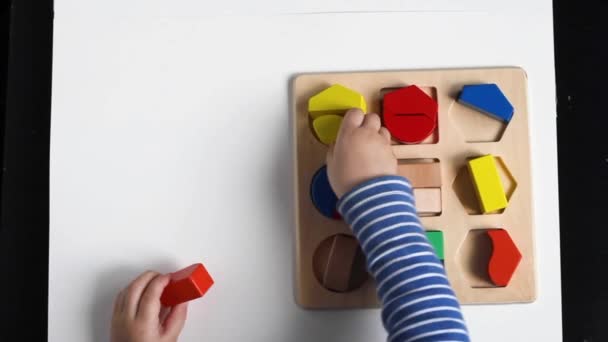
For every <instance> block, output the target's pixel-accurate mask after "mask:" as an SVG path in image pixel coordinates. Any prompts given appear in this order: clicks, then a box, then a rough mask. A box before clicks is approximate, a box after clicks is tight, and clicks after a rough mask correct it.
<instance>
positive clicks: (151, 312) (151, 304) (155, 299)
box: [136, 275, 170, 320]
mask: <svg viewBox="0 0 608 342" xmlns="http://www.w3.org/2000/svg"><path fill="white" fill-rule="evenodd" d="M169 280H170V276H169V275H157V276H156V277H155V278H154V279H152V281H150V283H149V284H148V286H146V289H145V290H144V292H143V294H142V296H141V300H140V301H139V306H138V308H137V313H136V316H137V317H141V318H143V319H144V320H153V319H158V317H159V314H160V309H161V304H160V296H161V295H162V293H163V290H164V289H165V287H166V286H167V284H169Z"/></svg>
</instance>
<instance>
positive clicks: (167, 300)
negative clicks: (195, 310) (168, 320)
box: [160, 264, 213, 307]
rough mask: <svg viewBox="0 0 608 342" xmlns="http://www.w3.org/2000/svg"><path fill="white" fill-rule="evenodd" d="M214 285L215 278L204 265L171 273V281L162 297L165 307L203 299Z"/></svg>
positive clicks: (161, 300) (192, 266)
mask: <svg viewBox="0 0 608 342" xmlns="http://www.w3.org/2000/svg"><path fill="white" fill-rule="evenodd" d="M211 285H213V278H211V275H209V272H207V270H206V269H205V266H203V264H194V265H191V266H188V267H186V268H184V269H183V270H179V271H177V272H174V273H171V281H170V282H169V285H167V287H165V290H164V291H163V294H162V295H161V296H160V302H161V304H162V305H164V306H167V307H169V306H175V305H177V304H180V303H183V302H187V301H190V300H193V299H196V298H200V297H202V296H203V295H204V294H205V293H206V292H207V290H209V288H210V287H211Z"/></svg>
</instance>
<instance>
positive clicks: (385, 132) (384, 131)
mask: <svg viewBox="0 0 608 342" xmlns="http://www.w3.org/2000/svg"><path fill="white" fill-rule="evenodd" d="M378 133H380V135H381V136H383V137H384V138H385V139H386V142H388V143H390V142H391V132H389V131H388V129H387V128H386V127H380V131H378Z"/></svg>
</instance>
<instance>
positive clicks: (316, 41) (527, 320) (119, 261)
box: [49, 0, 561, 342]
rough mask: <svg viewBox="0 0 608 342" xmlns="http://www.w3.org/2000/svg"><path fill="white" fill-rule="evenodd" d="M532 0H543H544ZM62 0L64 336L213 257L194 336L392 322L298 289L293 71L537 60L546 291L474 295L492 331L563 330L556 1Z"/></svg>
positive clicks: (56, 86) (344, 335) (498, 334)
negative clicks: (152, 279) (316, 303)
mask: <svg viewBox="0 0 608 342" xmlns="http://www.w3.org/2000/svg"><path fill="white" fill-rule="evenodd" d="M530 2H532V3H533V4H530ZM530 2H529V1H525V0H515V1H500V2H499V1H493V2H492V1H482V0H469V1H450V0H425V1H422V0H420V1H409V2H405V1H372V0H359V1H352V0H351V1H346V0H344V1H341V0H326V1H322V0H309V1H306V2H303V1H300V2H299V3H295V2H289V1H285V0H283V1H281V0H259V1H247V0H231V1H222V2H217V3H216V2H214V3H206V2H205V1H200V0H177V1H166V0H165V1H161V0H104V1H92V0H57V1H56V3H55V31H54V68H53V101H52V102H53V108H52V138H51V194H50V203H51V217H50V219H51V221H50V222H51V225H50V266H49V268H50V275H49V341H107V339H108V330H109V329H108V326H109V318H110V310H111V305H112V299H113V296H114V295H115V293H116V292H117V291H118V290H119V288H121V287H122V286H125V285H126V284H127V282H128V281H130V280H131V279H132V278H133V277H134V276H136V275H137V274H138V273H140V272H141V271H143V270H145V269H156V270H159V271H162V272H169V271H173V270H176V269H177V268H180V267H183V266H186V265H188V264H190V263H193V262H198V261H202V262H204V263H205V265H206V266H207V267H208V269H209V270H210V272H211V273H212V274H213V276H214V278H215V280H216V285H215V286H214V287H213V288H212V289H211V291H210V292H209V293H208V294H207V295H206V296H205V297H204V298H203V299H202V300H199V301H196V302H194V303H192V304H191V305H190V312H189V318H188V322H187V324H186V327H185V330H184V332H183V334H182V339H181V341H238V340H245V341H349V342H352V341H382V340H384V337H385V333H384V330H383V328H382V326H381V324H380V319H379V311H377V310H364V311H348V312H314V311H305V310H302V309H300V308H299V307H298V306H296V304H295V303H294V299H293V269H294V267H293V265H294V262H293V244H294V243H293V235H294V232H293V226H294V223H293V222H294V219H293V192H292V181H293V180H292V177H291V174H292V153H291V151H292V149H291V137H290V132H291V127H290V126H289V124H290V120H289V116H290V115H291V113H290V112H289V109H288V104H287V103H288V84H289V80H290V77H292V76H293V75H294V74H295V73H300V72H310V71H342V70H344V71H347V70H381V69H411V68H436V67H462V66H503V65H517V66H522V67H523V68H525V69H526V70H527V72H528V77H529V98H530V113H531V118H530V125H531V144H532V146H531V148H532V158H533V165H532V168H533V178H534V189H533V190H534V193H535V201H534V208H535V217H536V238H537V239H536V253H537V254H536V256H537V258H536V260H537V268H538V286H539V288H538V294H539V295H538V299H537V301H536V302H535V303H533V304H518V305H500V306H493V305H487V306H466V307H465V308H464V313H465V316H466V319H467V321H468V324H469V328H470V330H471V335H472V337H473V340H475V341H534V340H539V341H540V340H542V341H559V340H561V309H560V308H561V304H560V285H559V284H560V268H559V227H558V202H557V201H558V200H557V172H556V170H557V157H556V132H555V86H554V64H553V36H552V9H551V1H550V0H542V1H530Z"/></svg>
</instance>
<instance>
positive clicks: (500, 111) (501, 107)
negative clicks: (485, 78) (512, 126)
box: [458, 83, 513, 123]
mask: <svg viewBox="0 0 608 342" xmlns="http://www.w3.org/2000/svg"><path fill="white" fill-rule="evenodd" d="M458 102H460V103H462V104H464V105H466V106H469V107H472V108H473V109H476V110H478V111H480V112H482V113H484V114H487V115H490V116H493V117H495V118H497V119H498V120H502V121H504V122H507V123H508V122H509V121H511V118H512V117H513V105H511V102H509V100H508V99H507V97H506V96H505V94H503V93H502V91H501V90H500V88H498V86H497V85H496V84H494V83H488V84H470V85H465V86H464V87H462V91H461V92H460V96H459V97H458Z"/></svg>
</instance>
